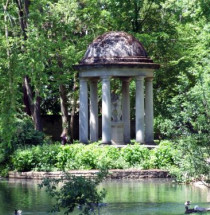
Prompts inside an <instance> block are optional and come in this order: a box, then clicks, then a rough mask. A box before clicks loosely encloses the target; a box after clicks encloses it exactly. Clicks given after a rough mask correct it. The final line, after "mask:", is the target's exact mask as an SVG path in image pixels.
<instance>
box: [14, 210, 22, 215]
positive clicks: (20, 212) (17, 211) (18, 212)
mask: <svg viewBox="0 0 210 215" xmlns="http://www.w3.org/2000/svg"><path fill="white" fill-rule="evenodd" d="M21 214H22V211H21V210H17V209H15V213H14V215H21Z"/></svg>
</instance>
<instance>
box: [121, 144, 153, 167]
mask: <svg viewBox="0 0 210 215" xmlns="http://www.w3.org/2000/svg"><path fill="white" fill-rule="evenodd" d="M121 154H122V157H123V158H124V160H125V161H126V162H127V163H128V164H129V166H131V167H132V166H134V167H135V166H136V165H138V166H139V167H142V168H143V169H147V168H149V160H150V151H149V149H147V148H146V147H144V146H141V145H139V144H137V143H136V144H134V145H128V146H126V147H125V148H123V149H122V151H121Z"/></svg>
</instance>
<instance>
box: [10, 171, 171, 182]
mask: <svg viewBox="0 0 210 215" xmlns="http://www.w3.org/2000/svg"><path fill="white" fill-rule="evenodd" d="M98 172H99V170H70V171H67V173H70V174H73V175H75V176H84V177H94V176H95V175H96V174H97V173H98ZM63 175H64V172H62V171H55V172H36V171H30V172H16V171H10V172H9V176H8V178H9V179H36V180H42V179H43V178H61V177H62V176H63ZM107 178H108V179H143V178H170V175H169V172H168V171H166V170H160V169H149V170H139V169H111V170H109V175H108V177H107Z"/></svg>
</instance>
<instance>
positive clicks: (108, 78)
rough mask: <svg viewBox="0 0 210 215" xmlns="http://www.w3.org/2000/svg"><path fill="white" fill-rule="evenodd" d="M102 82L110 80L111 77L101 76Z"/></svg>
mask: <svg viewBox="0 0 210 215" xmlns="http://www.w3.org/2000/svg"><path fill="white" fill-rule="evenodd" d="M100 78H101V79H102V80H104V81H106V80H107V81H108V80H110V79H111V76H108V75H104V76H101V77H100Z"/></svg>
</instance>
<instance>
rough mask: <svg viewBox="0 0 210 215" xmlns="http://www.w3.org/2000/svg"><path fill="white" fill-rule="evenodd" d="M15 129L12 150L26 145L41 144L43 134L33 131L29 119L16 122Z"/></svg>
mask: <svg viewBox="0 0 210 215" xmlns="http://www.w3.org/2000/svg"><path fill="white" fill-rule="evenodd" d="M15 127H16V132H15V134H14V136H13V138H12V145H13V147H14V148H17V147H18V146H26V145H40V144H42V143H43V140H44V134H43V133H42V132H40V131H36V130H34V125H33V123H32V121H31V120H30V119H28V118H25V119H21V120H20V119H19V120H17V122H16V124H15Z"/></svg>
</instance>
